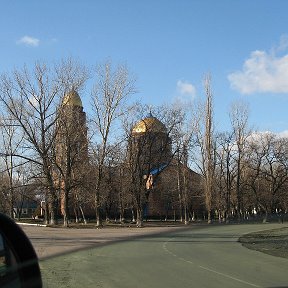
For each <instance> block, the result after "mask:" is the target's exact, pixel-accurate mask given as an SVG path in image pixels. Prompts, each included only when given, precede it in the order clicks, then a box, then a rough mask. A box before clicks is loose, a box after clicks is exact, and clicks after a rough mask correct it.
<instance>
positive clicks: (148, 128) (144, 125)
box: [132, 114, 167, 134]
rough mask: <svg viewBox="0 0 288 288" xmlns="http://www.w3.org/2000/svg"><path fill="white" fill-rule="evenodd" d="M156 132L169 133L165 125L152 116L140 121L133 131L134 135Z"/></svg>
mask: <svg viewBox="0 0 288 288" xmlns="http://www.w3.org/2000/svg"><path fill="white" fill-rule="evenodd" d="M145 132H154V133H159V132H161V133H167V130H166V127H165V125H164V124H163V123H162V122H161V121H159V120H158V119H157V118H155V117H153V116H152V115H151V114H150V115H149V116H148V117H146V118H144V119H142V120H140V121H139V122H138V123H137V124H136V125H135V126H134V128H133V129H132V134H137V133H145Z"/></svg>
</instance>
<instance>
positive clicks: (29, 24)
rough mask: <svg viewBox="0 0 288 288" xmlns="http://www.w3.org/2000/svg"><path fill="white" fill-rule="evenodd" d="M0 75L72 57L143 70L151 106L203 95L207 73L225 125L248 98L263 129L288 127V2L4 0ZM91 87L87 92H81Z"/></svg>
mask: <svg viewBox="0 0 288 288" xmlns="http://www.w3.org/2000/svg"><path fill="white" fill-rule="evenodd" d="M0 5H1V9H0V13H1V17H0V27H1V28H0V29H1V30H0V31H1V38H0V44H1V46H0V47H1V53H0V64H1V65H0V73H3V72H4V73H5V72H7V71H11V70H12V69H13V68H14V67H22V66H23V65H24V64H26V65H27V66H30V65H32V64H33V63H34V62H35V61H37V60H42V61H45V62H47V63H53V62H55V61H58V60H60V59H61V58H65V57H74V58H76V59H77V60H80V61H83V62H84V63H87V64H96V63H97V62H99V61H100V62H101V61H103V60H105V59H107V58H109V59H111V60H112V61H113V62H115V63H118V62H121V63H123V62H125V63H126V64H127V65H128V67H129V69H130V70H131V71H132V72H133V73H134V74H135V75H137V78H138V81H137V86H138V90H139V93H138V94H137V95H136V96H135V97H137V98H139V99H141V100H142V102H143V103H146V104H148V105H160V104H162V103H171V102H174V101H177V100H179V99H181V100H183V101H194V100H195V99H197V98H199V97H203V94H204V93H203V90H204V89H203V77H204V76H205V75H206V74H207V73H210V74H211V77H212V90H213V95H214V102H215V120H216V125H217V129H218V130H228V129H229V117H228V111H229V105H230V104H231V102H233V101H234V100H236V99H243V100H244V101H246V102H248V103H249V106H250V124H251V126H253V127H254V128H255V129H258V130H260V131H268V130H270V131H273V132H277V133H284V132H285V131H286V130H288V113H287V111H286V110H287V107H288V105H287V104H288V17H287V11H288V1H286V0H274V1H268V0H267V1H266V0H253V1H251V0H241V1H231V0H217V1H215V0H142V1H141V0H138V1H135V0H121V1H119V0H105V1H101V0H61V1H59V0H49V1H39V0H34V1H32V0H27V1H23V0H14V1H11V0H3V1H1V3H0ZM86 96H87V95H82V98H84V99H83V100H84V103H85V97H86Z"/></svg>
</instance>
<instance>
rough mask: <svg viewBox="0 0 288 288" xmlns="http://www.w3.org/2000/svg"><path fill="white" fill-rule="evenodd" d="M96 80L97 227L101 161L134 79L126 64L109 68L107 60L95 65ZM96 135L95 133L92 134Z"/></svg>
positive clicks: (94, 93)
mask: <svg viewBox="0 0 288 288" xmlns="http://www.w3.org/2000/svg"><path fill="white" fill-rule="evenodd" d="M96 77H97V78H96V83H95V85H94V88H93V91H92V95H91V96H92V109H93V114H92V123H93V124H94V127H95V128H96V133H99V138H98V143H97V145H94V147H97V149H94V155H95V156H96V158H97V164H96V165H97V175H96V183H95V196H94V204H95V212H96V222H97V223H96V225H97V226H100V225H101V223H100V221H101V217H100V194H101V191H100V188H101V184H102V180H103V175H104V172H103V171H104V165H105V160H106V158H107V155H108V153H109V151H107V149H108V146H109V145H108V144H109V140H110V139H109V138H110V136H111V135H110V134H111V130H112V128H113V125H114V124H116V122H117V120H119V118H120V117H121V115H123V113H125V104H126V101H127V100H128V98H129V96H130V95H131V94H133V93H135V92H136V89H135V79H134V78H133V77H131V76H130V74H129V71H128V69H127V67H126V66H124V65H120V66H118V67H117V68H115V69H114V68H113V66H112V64H111V63H110V62H109V61H106V62H105V63H104V64H100V65H98V66H97V70H96ZM96 136H98V135H97V134H96Z"/></svg>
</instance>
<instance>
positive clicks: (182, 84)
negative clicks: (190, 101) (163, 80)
mask: <svg viewBox="0 0 288 288" xmlns="http://www.w3.org/2000/svg"><path fill="white" fill-rule="evenodd" d="M177 90H178V92H179V93H180V94H181V95H185V96H191V97H192V98H194V97H195V96H196V89H195V87H194V86H193V85H192V84H191V83H189V82H188V81H182V80H178V81H177Z"/></svg>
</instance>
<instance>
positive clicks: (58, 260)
mask: <svg viewBox="0 0 288 288" xmlns="http://www.w3.org/2000/svg"><path fill="white" fill-rule="evenodd" d="M273 228H279V224H262V225H261V224H254V225H211V226H208V225H205V226H193V225H191V226H189V228H188V229H184V230H183V229H180V230H179V229H178V230H174V231H172V232H171V231H170V232H166V233H164V234H159V235H154V236H152V235H146V236H144V237H141V238H134V239H130V240H127V241H119V242H114V243H110V244H106V245H103V243H102V245H96V246H93V245H90V246H89V248H87V249H84V250H80V251H77V252H71V253H69V254H65V255H62V256H58V257H53V258H48V259H46V260H42V261H40V267H41V271H42V276H43V283H44V287H105V288H106V287H139V288H140V287H157V288H158V287H179V288H180V287H181V288H185V287H189V288H190V287H213V288H214V287H215V288H217V287H221V288H223V287H229V288H233V287H267V288H268V287H271V288H272V287H275V288H276V287H288V260H287V259H283V258H278V257H274V256H269V255H266V254H263V253H261V252H257V251H252V250H249V249H246V248H244V247H242V245H241V244H240V243H239V242H237V240H238V238H239V236H240V235H243V234H245V233H249V232H252V231H260V230H267V229H273ZM144 229H145V228H144ZM63 245H65V244H64V243H63Z"/></svg>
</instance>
